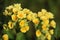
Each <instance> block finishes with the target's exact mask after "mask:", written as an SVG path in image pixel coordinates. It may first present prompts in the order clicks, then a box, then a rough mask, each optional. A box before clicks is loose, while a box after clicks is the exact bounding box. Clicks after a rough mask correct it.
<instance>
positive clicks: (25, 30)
mask: <svg viewBox="0 0 60 40" xmlns="http://www.w3.org/2000/svg"><path fill="white" fill-rule="evenodd" d="M28 30H29V26H25V27H22V28H21V29H20V31H21V32H23V33H26V32H27V31H28Z"/></svg>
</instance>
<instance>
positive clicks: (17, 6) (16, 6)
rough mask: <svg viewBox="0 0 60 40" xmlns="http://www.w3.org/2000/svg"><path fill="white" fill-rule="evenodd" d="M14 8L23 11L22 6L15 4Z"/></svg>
mask: <svg viewBox="0 0 60 40" xmlns="http://www.w3.org/2000/svg"><path fill="white" fill-rule="evenodd" d="M14 7H15V8H17V9H18V10H22V8H21V4H14Z"/></svg>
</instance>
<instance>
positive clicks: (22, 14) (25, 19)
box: [3, 4, 56, 40]
mask: <svg viewBox="0 0 60 40" xmlns="http://www.w3.org/2000/svg"><path fill="white" fill-rule="evenodd" d="M3 14H4V15H5V16H11V19H12V20H11V21H9V22H8V25H7V28H8V29H13V28H14V23H15V22H18V24H19V27H20V31H21V32H23V33H26V32H27V31H29V27H30V26H29V24H28V23H29V21H30V22H33V23H34V24H35V25H38V24H40V23H41V25H42V26H41V25H40V27H41V30H40V29H37V28H36V36H37V37H38V38H39V37H40V36H41V35H43V33H44V34H45V35H44V36H45V38H47V39H48V40H51V35H53V34H54V30H53V29H49V28H50V27H52V28H55V27H56V23H55V21H54V20H51V21H49V20H50V19H53V18H54V15H53V14H52V13H51V12H47V11H46V10H45V9H42V10H41V11H39V12H38V13H34V12H32V11H30V10H29V9H27V8H24V9H23V8H21V4H14V5H10V6H9V7H6V10H5V11H4V12H3ZM40 20H42V21H40ZM5 27H6V26H5V25H4V26H3V28H4V29H6V28H5ZM6 37H7V38H8V36H7V35H6V34H4V35H3V39H4V40H5V39H6V40H8V39H7V38H6Z"/></svg>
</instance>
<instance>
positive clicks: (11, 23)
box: [8, 21, 14, 29]
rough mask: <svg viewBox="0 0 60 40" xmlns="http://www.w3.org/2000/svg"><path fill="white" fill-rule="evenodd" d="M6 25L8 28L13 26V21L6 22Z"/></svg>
mask: <svg viewBox="0 0 60 40" xmlns="http://www.w3.org/2000/svg"><path fill="white" fill-rule="evenodd" d="M8 27H9V29H13V27H14V26H13V22H12V21H9V22H8Z"/></svg>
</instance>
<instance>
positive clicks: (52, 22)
mask: <svg viewBox="0 0 60 40" xmlns="http://www.w3.org/2000/svg"><path fill="white" fill-rule="evenodd" d="M50 26H51V27H53V28H55V27H56V22H55V21H54V20H52V21H51V22H50Z"/></svg>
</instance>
